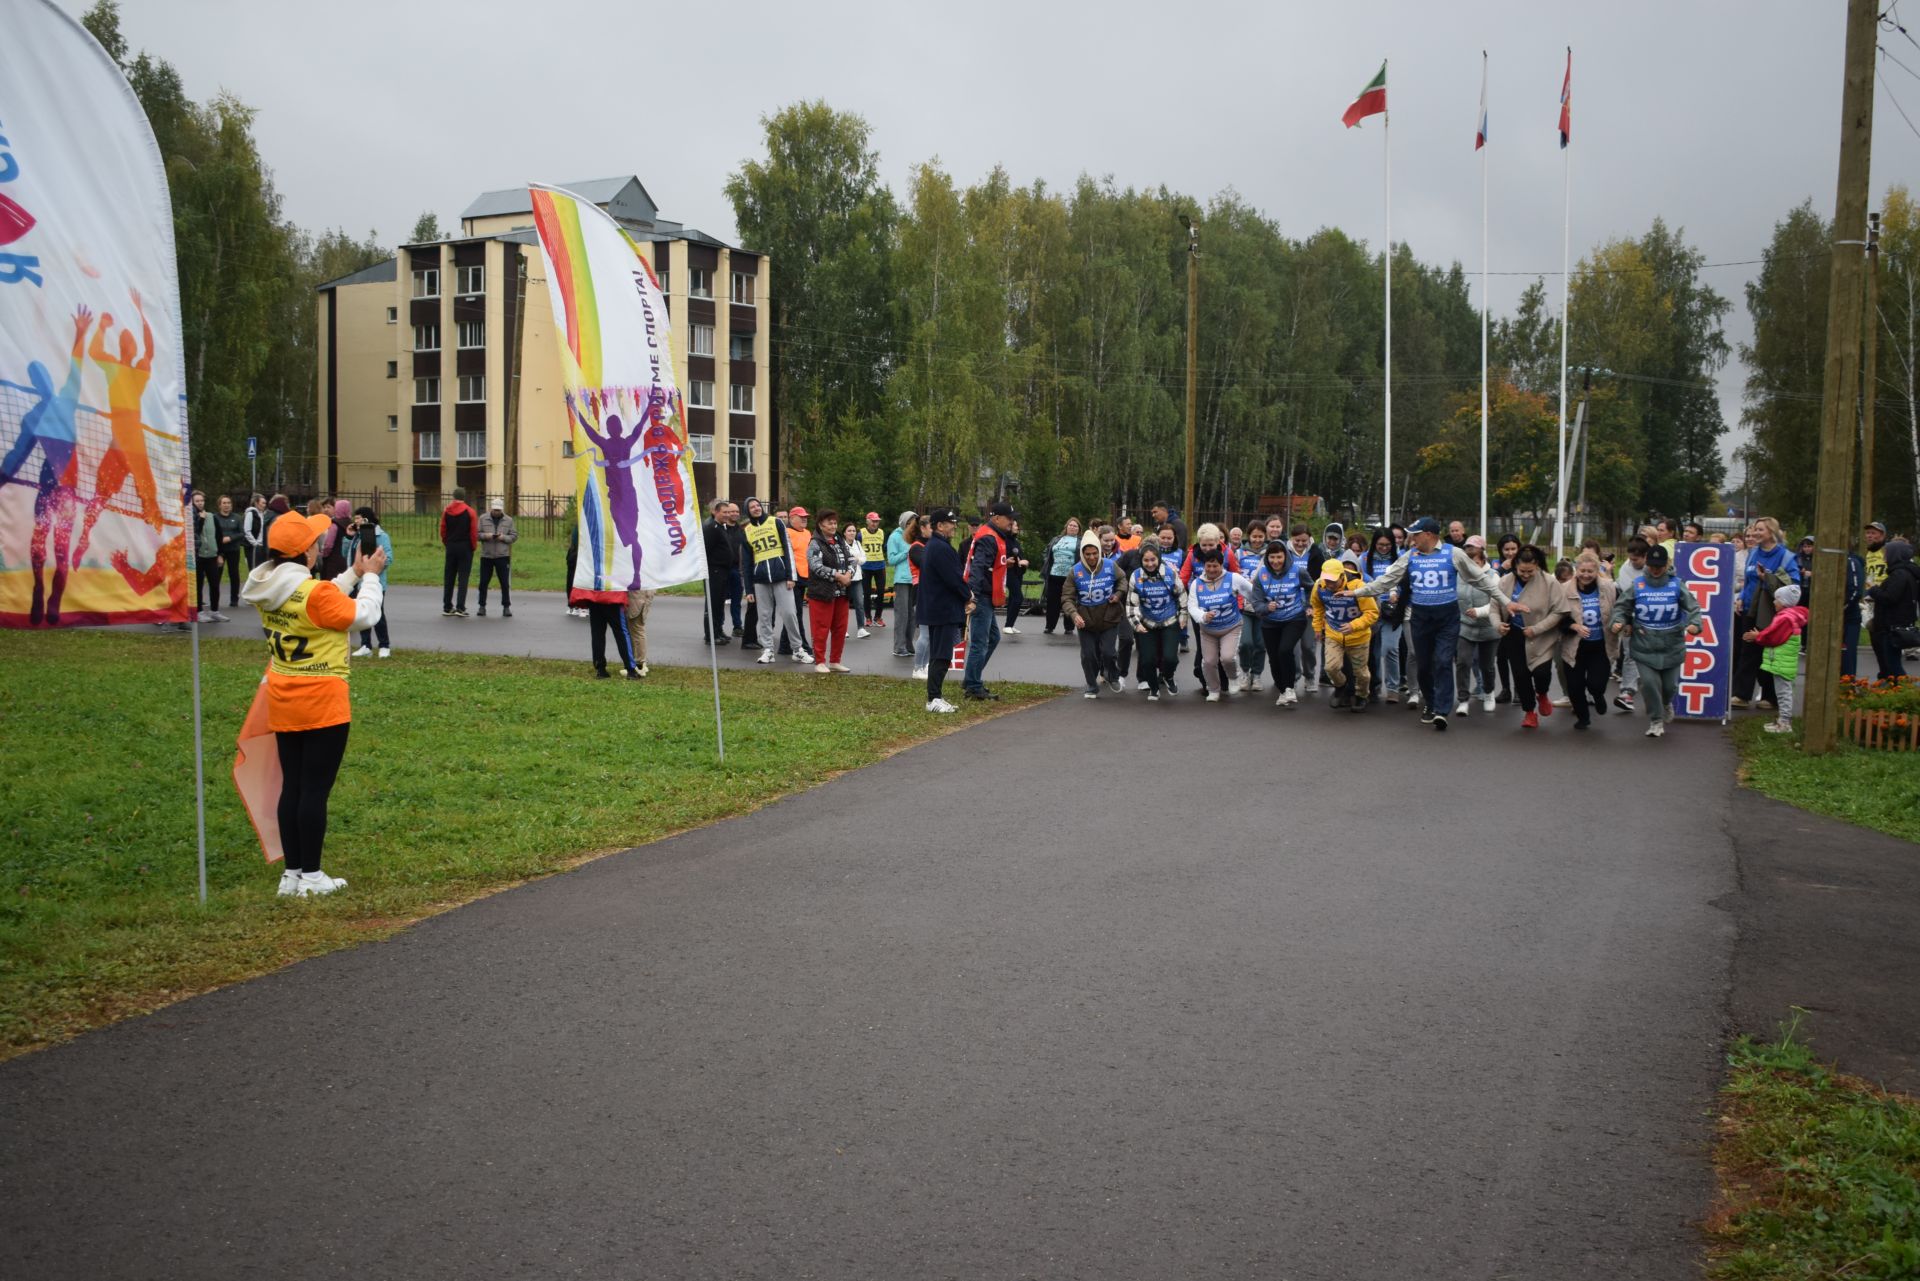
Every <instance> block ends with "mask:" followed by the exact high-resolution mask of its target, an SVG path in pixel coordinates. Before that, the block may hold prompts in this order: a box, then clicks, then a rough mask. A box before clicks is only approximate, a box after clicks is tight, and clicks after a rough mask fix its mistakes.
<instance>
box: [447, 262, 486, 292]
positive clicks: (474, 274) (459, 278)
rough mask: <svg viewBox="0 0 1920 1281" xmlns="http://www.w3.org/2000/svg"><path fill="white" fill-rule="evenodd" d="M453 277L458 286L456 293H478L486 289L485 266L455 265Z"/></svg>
mask: <svg viewBox="0 0 1920 1281" xmlns="http://www.w3.org/2000/svg"><path fill="white" fill-rule="evenodd" d="M453 278H454V281H455V283H457V284H458V285H459V288H458V289H457V290H455V291H454V292H456V293H462V294H478V293H485V292H486V289H487V269H486V268H485V267H455V268H454V269H453Z"/></svg>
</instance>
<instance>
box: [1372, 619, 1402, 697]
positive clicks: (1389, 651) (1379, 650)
mask: <svg viewBox="0 0 1920 1281" xmlns="http://www.w3.org/2000/svg"><path fill="white" fill-rule="evenodd" d="M1405 630H1406V623H1405V622H1404V621H1403V622H1398V623H1381V622H1376V623H1374V625H1373V669H1374V671H1373V688H1374V690H1375V692H1378V691H1380V690H1388V689H1391V690H1398V689H1399V688H1400V686H1401V685H1402V684H1403V683H1404V680H1403V674H1402V672H1401V670H1400V635H1401V633H1402V632H1403V631H1405Z"/></svg>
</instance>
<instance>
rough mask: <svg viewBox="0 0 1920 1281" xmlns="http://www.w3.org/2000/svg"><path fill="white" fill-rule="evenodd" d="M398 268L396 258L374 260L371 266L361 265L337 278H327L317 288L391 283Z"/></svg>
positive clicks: (398, 262)
mask: <svg viewBox="0 0 1920 1281" xmlns="http://www.w3.org/2000/svg"><path fill="white" fill-rule="evenodd" d="M399 270H400V260H399V259H398V258H389V259H387V260H386V261H385V262H376V263H374V264H373V266H371V267H362V268H361V269H360V270H358V271H354V272H349V273H348V274H346V275H344V276H341V277H340V278H339V279H338V280H329V281H328V282H327V283H326V284H324V285H320V286H319V287H318V288H320V289H332V288H333V287H334V286H336V285H378V284H389V285H390V284H392V283H393V281H394V278H395V276H396V275H397V274H398V272H399Z"/></svg>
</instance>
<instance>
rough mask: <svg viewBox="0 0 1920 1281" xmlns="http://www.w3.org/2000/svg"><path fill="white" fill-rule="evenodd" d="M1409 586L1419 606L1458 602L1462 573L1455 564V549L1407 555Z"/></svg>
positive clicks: (1443, 548) (1440, 549)
mask: <svg viewBox="0 0 1920 1281" xmlns="http://www.w3.org/2000/svg"><path fill="white" fill-rule="evenodd" d="M1407 585H1408V587H1409V588H1410V589H1411V590H1412V592H1413V603H1414V604H1416V605H1456V604H1458V603H1459V601H1460V574H1459V571H1458V570H1456V569H1455V568H1454V565H1453V548H1451V547H1448V546H1444V545H1443V546H1440V547H1436V548H1434V549H1433V550H1432V551H1430V552H1409V553H1408V554H1407Z"/></svg>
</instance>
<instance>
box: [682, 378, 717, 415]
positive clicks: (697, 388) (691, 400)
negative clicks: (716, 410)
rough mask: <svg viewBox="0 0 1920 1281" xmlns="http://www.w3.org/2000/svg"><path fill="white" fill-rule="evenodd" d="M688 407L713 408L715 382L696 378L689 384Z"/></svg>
mask: <svg viewBox="0 0 1920 1281" xmlns="http://www.w3.org/2000/svg"><path fill="white" fill-rule="evenodd" d="M687 408H689V409H712V408H713V384H712V383H711V382H709V381H707V380H706V379H705V378H695V379H694V380H693V381H692V382H690V383H688V384H687Z"/></svg>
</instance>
